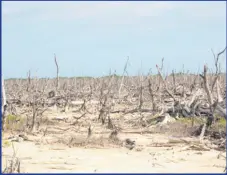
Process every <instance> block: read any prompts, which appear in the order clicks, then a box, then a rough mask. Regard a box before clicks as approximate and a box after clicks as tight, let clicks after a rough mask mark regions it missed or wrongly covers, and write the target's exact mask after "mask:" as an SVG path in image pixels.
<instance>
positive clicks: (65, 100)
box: [2, 48, 226, 131]
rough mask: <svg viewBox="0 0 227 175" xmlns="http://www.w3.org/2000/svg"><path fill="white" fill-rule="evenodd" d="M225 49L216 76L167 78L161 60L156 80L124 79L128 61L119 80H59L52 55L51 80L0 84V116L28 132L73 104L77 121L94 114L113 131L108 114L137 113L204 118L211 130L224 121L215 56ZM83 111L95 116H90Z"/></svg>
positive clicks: (222, 86)
mask: <svg viewBox="0 0 227 175" xmlns="http://www.w3.org/2000/svg"><path fill="white" fill-rule="evenodd" d="M225 49H226V48H225ZM225 49H224V50H223V51H221V52H220V53H218V54H217V56H215V54H214V59H215V73H212V72H209V68H208V67H207V66H206V65H204V69H203V71H202V72H200V74H189V73H177V72H176V71H172V74H170V75H166V76H163V72H162V70H163V66H164V59H162V63H161V66H158V65H156V68H157V72H158V74H157V75H154V74H153V75H152V74H151V73H149V74H148V75H140V76H126V75H125V72H126V69H127V64H128V60H127V62H126V64H125V68H124V72H123V74H122V76H117V75H116V74H115V73H113V74H110V75H109V76H106V77H100V78H91V77H87V78H86V77H82V78H79V77H78V78H76V77H75V78H60V77H59V67H58V63H57V60H56V56H55V64H56V68H57V75H56V78H55V79H47V78H46V79H38V78H36V77H34V76H32V73H31V72H30V71H29V73H28V78H27V79H9V80H6V81H5V83H4V81H2V87H5V89H6V92H4V88H2V90H3V91H2V97H3V98H2V100H3V101H2V102H3V103H2V104H3V106H2V111H6V109H5V110H4V109H3V108H4V107H6V106H7V107H8V108H7V112H8V113H9V114H14V115H18V116H21V115H27V119H28V120H27V128H29V129H30V131H33V130H34V129H35V128H38V127H39V123H40V122H39V121H40V120H41V119H42V116H43V114H44V112H45V111H46V110H47V109H48V108H49V107H52V106H55V107H57V108H61V109H62V111H61V112H67V110H70V109H73V108H74V107H75V106H78V105H79V108H78V109H77V112H80V113H81V117H86V114H88V113H89V114H94V115H97V119H98V120H100V122H101V123H102V124H103V125H104V124H105V123H106V119H108V120H107V121H108V122H107V124H108V127H109V128H110V129H114V128H115V126H114V123H113V122H112V119H111V117H110V116H111V115H110V114H113V113H120V114H121V115H126V114H129V113H139V115H140V116H141V118H143V119H144V116H143V115H142V113H149V114H150V115H153V116H154V115H157V114H158V115H163V114H168V115H169V116H171V117H174V118H179V117H190V118H193V117H201V116H203V117H206V118H207V123H206V126H210V125H211V124H212V122H213V121H214V120H215V118H220V117H222V118H225V117H226V103H225V101H226V100H225V99H226V75H225V74H224V73H221V70H220V66H219V57H220V55H221V54H223V53H224V52H225ZM4 94H6V95H4ZM6 104H7V105H6ZM88 106H93V107H94V108H95V109H96V110H95V111H97V112H94V111H93V112H92V111H90V109H89V107H88ZM119 106H120V107H119ZM22 109H23V110H22ZM3 116H5V114H4V115H3ZM3 119H4V117H3Z"/></svg>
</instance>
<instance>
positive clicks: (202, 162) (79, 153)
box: [2, 50, 226, 173]
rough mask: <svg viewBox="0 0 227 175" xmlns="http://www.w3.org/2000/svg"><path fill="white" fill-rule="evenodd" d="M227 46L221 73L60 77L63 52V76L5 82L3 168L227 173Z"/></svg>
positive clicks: (159, 70)
mask: <svg viewBox="0 0 227 175" xmlns="http://www.w3.org/2000/svg"><path fill="white" fill-rule="evenodd" d="M224 51H225V50H223V51H222V52H221V53H219V54H218V55H217V56H215V55H214V58H215V65H216V70H215V72H214V73H212V72H211V71H210V70H208V68H207V66H206V65H205V66H204V70H203V72H201V74H198V75H194V74H188V73H184V72H181V73H176V72H174V71H173V72H172V73H171V74H170V75H165V76H164V75H163V73H162V70H163V62H164V59H163V60H162V64H161V66H158V65H157V66H156V67H157V70H158V75H152V73H149V74H148V75H138V76H135V77H132V76H126V70H127V63H126V65H125V69H124V73H123V75H121V76H117V75H115V74H112V73H110V75H109V76H106V77H101V78H91V77H87V78H86V77H81V78H60V77H59V70H58V64H57V59H56V57H55V63H56V67H57V77H56V78H55V79H47V78H45V79H37V78H35V77H31V74H30V72H29V73H28V78H27V79H9V80H5V82H4V81H3V82H4V84H3V85H2V86H3V87H4V88H3V89H5V92H4V91H3V103H2V104H3V106H2V109H3V118H2V121H3V122H2V124H3V128H4V130H3V132H2V147H3V150H2V151H3V152H2V166H3V171H4V172H8V173H10V172H30V173H31V172H36V173H38V172H151V173H152V172H154V173H155V172H166V173H168V172H169V173H170V172H183V173H186V172H191V173H192V172H207V173H208V172H223V171H224V170H225V167H226V166H225V162H226V161H225V159H226V157H225V145H226V103H225V102H226V75H225V74H221V73H220V69H219V63H218V61H219V60H218V59H219V56H220V55H221V54H222V53H224ZM4 94H5V96H4ZM12 147H13V149H12ZM198 160H199V161H198Z"/></svg>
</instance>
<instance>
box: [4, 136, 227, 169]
mask: <svg viewBox="0 0 227 175" xmlns="http://www.w3.org/2000/svg"><path fill="white" fill-rule="evenodd" d="M134 137H135V136H134ZM145 138H146V136H143V138H141V139H139V136H137V142H139V141H140V142H139V143H140V144H141V143H143V142H145V141H146V140H145ZM153 138H154V139H155V138H156V140H158V138H160V136H157V137H155V136H153ZM14 146H15V150H17V156H18V157H19V158H20V159H21V170H22V171H23V172H29V173H55V172H58V173H69V172H71V173H73V172H74V173H78V172H87V173H89V172H90V173H92V172H100V173H101V172H102V173H104V172H114V173H115V172H116V173H117V172H118V173H120V172H123V173H126V172H127V173H141V172H143V173H176V172H179V173H222V172H223V170H224V167H225V165H226V160H225V159H224V158H223V157H221V158H218V154H219V153H220V152H218V151H214V150H210V151H192V150H189V151H188V150H187V151H185V150H183V147H180V146H175V147H172V148H166V147H147V146H146V147H144V148H143V149H142V151H136V150H132V151H130V150H128V149H126V148H103V149H94V148H77V147H73V148H69V147H66V146H63V145H37V144H35V143H33V142H19V143H18V142H16V143H14ZM12 154H13V151H12V147H7V148H3V160H2V161H3V167H4V165H5V162H6V161H5V159H6V157H7V156H10V155H12ZM222 154H225V153H222Z"/></svg>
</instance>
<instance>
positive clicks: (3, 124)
mask: <svg viewBox="0 0 227 175" xmlns="http://www.w3.org/2000/svg"><path fill="white" fill-rule="evenodd" d="M6 108H7V104H6V93H5V85H4V78H3V76H2V130H4V127H5V118H6Z"/></svg>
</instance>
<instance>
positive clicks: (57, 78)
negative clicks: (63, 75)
mask: <svg viewBox="0 0 227 175" xmlns="http://www.w3.org/2000/svg"><path fill="white" fill-rule="evenodd" d="M54 61H55V65H56V69H57V75H56V91H58V88H59V67H58V62H57V58H56V54H54Z"/></svg>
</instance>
